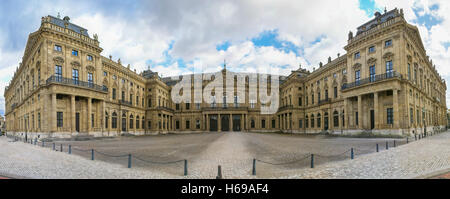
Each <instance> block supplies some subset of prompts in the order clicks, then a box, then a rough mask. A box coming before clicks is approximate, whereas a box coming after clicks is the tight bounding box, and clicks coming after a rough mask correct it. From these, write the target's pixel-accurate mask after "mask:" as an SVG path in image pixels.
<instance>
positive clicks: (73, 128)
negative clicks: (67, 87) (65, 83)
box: [70, 95, 77, 133]
mask: <svg viewBox="0 0 450 199" xmlns="http://www.w3.org/2000/svg"><path fill="white" fill-rule="evenodd" d="M70 111H71V114H70V118H71V127H72V133H75V132H76V131H77V130H76V123H75V120H76V118H75V117H76V116H75V115H76V110H75V95H71V96H70Z"/></svg>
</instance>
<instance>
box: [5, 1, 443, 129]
mask: <svg viewBox="0 0 450 199" xmlns="http://www.w3.org/2000/svg"><path fill="white" fill-rule="evenodd" d="M69 20H70V19H69V18H68V17H65V18H64V19H58V18H55V17H52V16H47V17H43V18H42V23H41V27H40V28H39V30H38V31H36V32H34V33H31V34H30V36H29V38H28V43H27V46H26V49H25V53H24V56H23V60H22V63H21V64H20V66H19V68H18V69H17V71H16V72H15V74H14V77H13V79H12V80H11V82H10V84H9V86H8V87H7V88H6V89H5V100H6V107H5V108H6V126H7V131H8V132H10V133H15V134H17V135H19V136H25V135H26V136H30V137H35V136H39V137H72V136H118V135H122V134H125V133H130V134H134V135H145V134H160V133H162V134H165V133H169V132H178V133H188V132H189V133H190V132H204V131H255V132H268V131H273V132H275V131H277V132H279V131H282V132H287V133H307V134H312V133H323V132H327V133H331V134H358V133H362V132H365V133H373V134H389V135H400V136H408V135H413V134H414V133H424V132H425V131H428V132H429V131H438V130H442V129H443V128H445V125H446V123H447V121H446V111H447V108H446V100H445V99H446V98H445V94H446V89H447V88H446V83H445V81H444V80H443V79H442V78H441V77H440V75H439V74H438V72H437V71H436V69H435V66H434V65H433V63H432V60H430V59H429V57H428V56H427V55H426V51H425V49H424V47H423V44H422V41H421V38H420V35H419V31H418V29H417V27H415V26H412V25H410V24H408V23H407V22H406V21H405V19H404V17H403V11H402V10H398V9H394V10H392V11H389V12H385V13H384V14H380V13H376V17H375V19H373V20H371V21H369V22H368V23H366V24H364V25H362V26H361V27H359V28H358V32H357V33H356V35H355V36H354V35H353V33H352V32H350V33H349V35H348V44H347V45H346V46H345V47H344V49H345V50H346V51H347V54H345V55H338V57H337V58H336V59H334V60H332V59H331V57H330V58H329V59H328V62H327V63H326V64H322V63H320V64H319V66H318V67H317V69H315V70H314V71H312V72H310V71H307V70H306V69H302V68H301V67H300V68H299V69H298V70H295V71H292V73H291V74H290V75H289V76H286V77H285V76H282V77H280V88H279V102H280V104H279V109H278V111H277V112H276V113H275V114H270V115H266V114H261V112H260V109H261V103H260V102H250V101H249V100H248V99H249V98H248V95H249V85H248V81H246V83H245V85H246V88H244V90H245V96H246V98H245V99H247V100H246V101H245V103H239V104H236V103H234V102H233V100H230V101H227V102H226V104H225V105H224V104H221V103H218V104H214V105H212V104H208V103H206V102H202V103H179V104H177V103H174V102H173V101H172V99H171V90H172V88H173V87H174V85H175V84H176V83H177V81H174V80H172V78H161V77H160V76H159V75H158V73H157V72H152V71H151V70H146V71H144V72H142V73H140V74H137V73H136V71H132V70H130V66H129V65H128V66H126V67H125V66H123V65H122V63H121V61H120V59H119V60H118V61H113V60H112V57H111V56H110V57H109V58H107V57H104V56H102V55H100V53H101V52H102V48H101V47H100V46H99V41H98V38H97V35H94V36H93V38H91V37H90V36H89V34H88V33H87V30H85V29H83V28H81V27H79V26H77V25H74V24H72V23H70V22H69ZM220 72H221V73H222V74H224V76H225V74H226V72H227V70H226V69H224V70H223V71H219V73H220ZM210 82H211V81H203V82H202V86H203V88H205V87H207V86H208V84H209V83H210ZM234 88H235V90H237V89H238V88H237V87H236V85H235V87H234ZM192 92H193V89H192ZM235 95H236V94H235Z"/></svg>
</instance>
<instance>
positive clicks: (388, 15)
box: [356, 8, 400, 35]
mask: <svg viewBox="0 0 450 199" xmlns="http://www.w3.org/2000/svg"><path fill="white" fill-rule="evenodd" d="M398 15H400V14H399V12H398V9H397V8H395V9H393V10H391V11H389V12H385V13H384V14H381V13H379V12H376V13H375V18H374V19H372V20H370V21H369V22H367V23H365V24H363V25H361V26H359V27H358V32H357V33H356V35H359V34H361V33H363V32H366V31H368V30H370V29H371V28H373V27H376V26H377V25H378V24H381V23H384V22H386V21H388V20H390V19H392V18H395V17H397V16H398Z"/></svg>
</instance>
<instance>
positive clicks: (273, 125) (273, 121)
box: [272, 120, 275, 129]
mask: <svg viewBox="0 0 450 199" xmlns="http://www.w3.org/2000/svg"><path fill="white" fill-rule="evenodd" d="M272 128H273V129H274V128H275V120H272Z"/></svg>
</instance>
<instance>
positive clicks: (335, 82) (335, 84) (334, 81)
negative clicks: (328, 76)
mask: <svg viewBox="0 0 450 199" xmlns="http://www.w3.org/2000/svg"><path fill="white" fill-rule="evenodd" d="M337 85H338V83H337V81H336V79H334V80H333V84H332V86H333V87H336V86H337Z"/></svg>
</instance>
